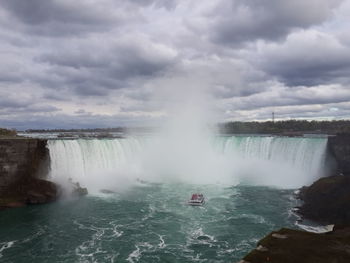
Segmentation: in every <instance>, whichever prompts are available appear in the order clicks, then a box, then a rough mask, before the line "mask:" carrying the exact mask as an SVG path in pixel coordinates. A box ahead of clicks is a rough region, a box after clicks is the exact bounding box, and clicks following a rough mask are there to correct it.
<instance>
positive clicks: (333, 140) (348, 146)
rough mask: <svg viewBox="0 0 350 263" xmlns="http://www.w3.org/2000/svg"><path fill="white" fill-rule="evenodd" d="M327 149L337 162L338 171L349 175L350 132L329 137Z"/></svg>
mask: <svg viewBox="0 0 350 263" xmlns="http://www.w3.org/2000/svg"><path fill="white" fill-rule="evenodd" d="M328 150H329V152H330V154H331V155H332V156H333V157H334V158H335V160H336V162H337V165H338V173H339V174H341V173H342V174H344V175H350V133H343V134H338V135H337V136H332V137H329V138H328Z"/></svg>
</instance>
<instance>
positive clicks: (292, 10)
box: [210, 0, 341, 45]
mask: <svg viewBox="0 0 350 263" xmlns="http://www.w3.org/2000/svg"><path fill="white" fill-rule="evenodd" d="M340 2H341V0H321V1H320V0H309V1H304V0H295V1H279V0H248V1H247V0H232V1H226V0H223V1H220V2H219V4H218V5H217V7H216V9H215V10H214V11H213V12H212V13H211V14H210V16H211V20H212V24H213V27H212V29H211V30H212V32H211V36H212V38H213V40H214V41H215V42H218V43H223V44H228V45H237V44H239V43H241V42H247V41H252V40H257V39H268V40H276V39H279V38H281V37H284V36H286V35H287V34H288V33H290V32H291V31H292V30H293V29H296V28H308V27H310V26H312V25H316V24H320V23H322V22H324V21H325V20H327V19H328V18H329V17H330V16H331V15H332V10H333V8H335V7H336V6H338V4H339V3H340Z"/></svg>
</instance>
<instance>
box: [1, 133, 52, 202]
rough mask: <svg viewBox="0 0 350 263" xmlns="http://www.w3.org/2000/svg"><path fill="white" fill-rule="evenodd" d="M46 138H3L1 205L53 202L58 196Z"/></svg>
mask: <svg viewBox="0 0 350 263" xmlns="http://www.w3.org/2000/svg"><path fill="white" fill-rule="evenodd" d="M47 169H48V150H47V148H46V140H38V139H26V138H13V139H11V138H10V139H0V208H1V207H2V208H4V207H18V206H23V205H25V204H40V203H46V202H50V201H53V200H55V199H56V198H57V196H58V190H57V187H56V185H55V184H54V183H51V182H48V181H45V180H42V179H40V177H43V176H46V175H47Z"/></svg>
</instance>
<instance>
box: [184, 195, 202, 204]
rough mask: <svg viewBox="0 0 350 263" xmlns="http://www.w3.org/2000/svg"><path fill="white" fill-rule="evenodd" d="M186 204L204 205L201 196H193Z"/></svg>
mask: <svg viewBox="0 0 350 263" xmlns="http://www.w3.org/2000/svg"><path fill="white" fill-rule="evenodd" d="M187 203H188V204H189V205H193V206H200V205H204V196H203V195H202V194H193V195H192V197H191V199H190V200H189V201H188V202H187Z"/></svg>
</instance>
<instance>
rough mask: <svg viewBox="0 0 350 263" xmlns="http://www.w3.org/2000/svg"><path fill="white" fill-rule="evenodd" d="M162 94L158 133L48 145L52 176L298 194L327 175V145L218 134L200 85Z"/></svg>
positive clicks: (94, 183) (121, 186)
mask: <svg viewBox="0 0 350 263" xmlns="http://www.w3.org/2000/svg"><path fill="white" fill-rule="evenodd" d="M158 88H159V89H160V90H159V91H158V92H156V93H155V94H157V97H156V98H155V101H158V102H160V103H161V105H162V108H163V113H164V118H163V122H162V124H161V125H160V126H159V128H158V130H157V131H156V132H155V133H154V134H152V135H147V136H135V137H132V136H128V138H126V139H112V140H111V139H103V140H96V139H95V140H78V141H66V142H64V141H62V142H59V141H56V142H50V143H49V149H50V155H51V160H52V164H51V177H52V178H53V179H54V180H56V181H58V182H59V183H60V184H62V185H64V186H65V187H66V188H67V189H70V186H69V184H68V183H67V181H68V178H72V179H73V181H76V182H80V184H81V185H83V186H86V187H87V188H88V189H89V191H92V192H98V191H99V190H101V189H111V190H116V191H123V190H125V189H128V188H130V187H131V186H133V185H135V184H137V185H140V184H145V183H151V182H153V183H169V182H171V183H187V184H193V185H199V184H206V185H208V184H221V185H225V186H234V185H237V184H239V183H243V184H249V185H267V186H274V187H279V188H297V187H301V186H303V185H307V184H309V183H311V182H312V181H313V180H314V179H315V178H316V177H320V176H321V175H322V174H321V171H322V168H323V165H324V162H325V155H326V139H323V140H320V141H317V140H313V139H303V138H300V139H297V140H295V139H293V138H284V139H283V138H273V137H249V136H246V137H223V136H219V135H218V134H217V131H216V129H215V120H216V119H217V116H215V114H214V110H213V108H214V103H213V102H214V99H213V97H212V96H211V94H210V92H209V89H208V88H206V86H205V85H204V84H203V83H198V82H193V81H192V82H191V81H186V80H176V81H174V82H173V85H170V86H166V87H163V86H161V83H159V87H158Z"/></svg>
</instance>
